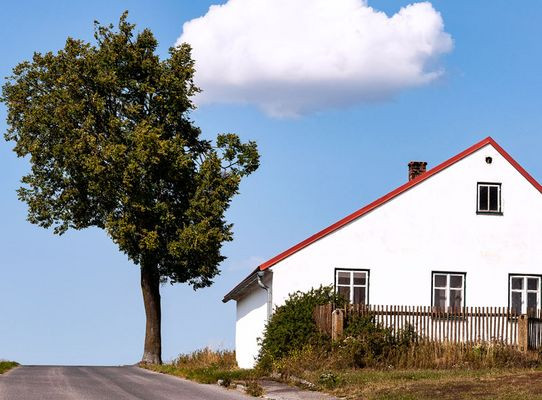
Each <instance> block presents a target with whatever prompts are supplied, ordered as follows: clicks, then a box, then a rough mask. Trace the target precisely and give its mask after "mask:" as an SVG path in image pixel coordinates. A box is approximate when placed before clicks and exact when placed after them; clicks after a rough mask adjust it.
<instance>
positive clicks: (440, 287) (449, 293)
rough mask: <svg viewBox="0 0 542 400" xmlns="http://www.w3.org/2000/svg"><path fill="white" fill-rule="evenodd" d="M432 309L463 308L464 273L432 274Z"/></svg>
mask: <svg viewBox="0 0 542 400" xmlns="http://www.w3.org/2000/svg"><path fill="white" fill-rule="evenodd" d="M432 278H433V307H438V308H440V309H443V310H447V309H459V308H461V307H464V306H465V273H464V272H433V277H432Z"/></svg>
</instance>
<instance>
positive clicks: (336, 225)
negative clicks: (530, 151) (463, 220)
mask: <svg viewBox="0 0 542 400" xmlns="http://www.w3.org/2000/svg"><path fill="white" fill-rule="evenodd" d="M488 144H490V145H492V146H493V147H494V148H495V149H496V150H497V151H498V152H499V153H500V154H501V155H502V156H503V157H504V158H505V159H506V160H508V162H509V163H510V164H512V165H513V166H514V168H516V169H517V170H518V172H519V173H520V174H521V175H523V176H524V177H525V179H527V180H528V181H529V182H531V184H532V185H533V186H534V187H535V188H536V189H538V191H539V192H541V193H542V185H540V183H538V182H537V181H536V179H534V178H533V177H532V176H531V175H530V174H529V173H528V172H527V171H525V169H523V167H522V166H521V165H519V164H518V163H517V161H516V160H514V159H513V158H512V157H511V156H510V155H509V154H508V153H507V152H506V151H505V150H504V149H503V148H502V147H501V146H499V145H498V144H497V142H495V141H494V140H493V139H492V138H491V137H487V138H485V139H484V140H482V141H480V142H479V143H476V144H475V145H474V146H471V147H469V148H468V149H466V150H465V151H463V152H461V153H459V154H458V155H456V156H454V157H452V158H450V159H449V160H447V161H445V162H443V163H442V164H440V165H437V166H436V167H434V168H432V169H430V170H429V171H427V172H425V173H423V174H421V175H419V176H418V177H416V178H414V179H412V180H411V181H409V182H407V183H405V184H404V185H402V186H399V187H398V188H397V189H395V190H393V191H391V192H390V193H388V194H387V195H385V196H382V197H381V198H379V199H378V200H376V201H373V202H372V203H370V204H368V205H366V206H365V207H363V208H361V209H359V210H357V211H355V212H353V213H352V214H350V215H348V216H346V217H344V218H343V219H341V220H340V221H337V222H335V223H334V224H333V225H330V226H328V227H327V228H325V229H323V230H321V231H320V232H318V233H315V234H314V235H312V236H311V237H309V238H307V239H305V240H303V241H302V242H300V243H298V244H296V245H295V246H293V247H290V248H289V249H288V250H286V251H283V252H282V253H280V254H278V255H276V256H275V257H273V258H271V259H270V260H267V261H266V262H264V263H263V264H261V265H260V266H259V267H258V268H259V269H260V270H262V271H263V270H265V269H267V268H269V267H271V266H273V265H275V264H276V263H278V262H279V261H282V260H284V259H285V258H286V257H289V256H291V255H292V254H294V253H296V252H298V251H299V250H301V249H303V248H305V247H307V246H308V245H310V244H311V243H314V242H316V241H317V240H319V239H321V238H323V237H324V236H326V235H329V234H330V233H332V232H334V231H336V230H337V229H339V228H341V227H343V226H345V225H346V224H348V223H350V222H352V221H354V220H355V219H357V218H359V217H361V216H362V215H365V214H367V213H368V212H371V211H373V210H374V209H375V208H377V207H380V206H381V205H382V204H385V203H386V202H388V201H390V200H391V199H393V198H395V197H397V196H399V195H400V194H401V193H403V192H406V191H407V190H409V189H411V188H412V187H414V186H416V185H417V184H418V183H420V182H423V181H425V180H426V179H428V178H430V177H432V176H433V175H435V174H437V173H439V172H440V171H442V170H444V169H446V168H448V167H449V166H451V165H453V164H455V163H456V162H458V161H459V160H462V159H463V158H465V157H467V156H469V155H471V154H472V153H474V152H475V151H477V150H480V149H481V148H482V147H485V146H487V145H488Z"/></svg>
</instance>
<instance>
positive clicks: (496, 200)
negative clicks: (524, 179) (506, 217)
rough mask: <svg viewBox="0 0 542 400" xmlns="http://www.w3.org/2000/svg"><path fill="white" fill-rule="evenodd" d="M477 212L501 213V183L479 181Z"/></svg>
mask: <svg viewBox="0 0 542 400" xmlns="http://www.w3.org/2000/svg"><path fill="white" fill-rule="evenodd" d="M476 211H477V212H478V213H479V214H501V213H502V210H501V184H500V183H479V184H478V205H477V208H476Z"/></svg>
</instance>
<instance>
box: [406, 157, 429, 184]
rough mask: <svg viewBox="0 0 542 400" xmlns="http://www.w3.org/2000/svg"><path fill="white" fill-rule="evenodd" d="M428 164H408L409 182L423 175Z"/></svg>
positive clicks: (419, 162) (416, 162) (422, 162)
mask: <svg viewBox="0 0 542 400" xmlns="http://www.w3.org/2000/svg"><path fill="white" fill-rule="evenodd" d="M426 167H427V163H426V162H425V161H411V162H409V163H408V180H409V181H411V180H412V179H414V178H416V177H417V176H419V175H421V174H423V173H424V172H425V170H426Z"/></svg>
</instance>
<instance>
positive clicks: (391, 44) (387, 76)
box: [177, 0, 452, 116]
mask: <svg viewBox="0 0 542 400" xmlns="http://www.w3.org/2000/svg"><path fill="white" fill-rule="evenodd" d="M182 42H188V43H190V44H191V45H192V47H193V57H194V59H195V60H196V68H197V72H196V83H197V84H198V85H199V86H200V87H201V88H202V89H203V93H202V94H200V95H199V98H198V99H197V102H198V103H199V104H205V103H214V102H219V103H252V104H256V105H258V106H259V107H261V108H262V109H263V110H264V111H265V112H267V113H268V114H270V115H274V116H294V115H299V114H305V113H309V112H313V111H318V110H322V109H327V108H335V107H342V106H349V105H353V104H358V103H366V102H374V101H382V100H386V99H390V98H392V97H393V96H394V95H396V94H397V93H398V92H400V91H401V90H403V89H407V88H411V87H417V86H422V85H425V84H427V83H429V82H431V81H433V80H435V79H436V78H438V77H439V76H440V75H441V74H442V73H443V71H442V69H440V68H439V67H438V66H437V63H436V61H437V60H438V57H439V56H440V55H442V54H444V53H447V52H449V51H451V49H452V39H451V37H450V35H449V34H448V33H446V32H445V31H444V24H443V21H442V17H441V15H440V14H439V13H438V12H437V11H436V10H435V9H434V8H433V6H432V5H431V4H430V3H427V2H424V3H415V4H411V5H409V6H406V7H404V8H402V9H401V10H399V12H397V13H396V14H394V15H392V16H391V17H388V16H387V15H386V14H385V13H383V12H380V11H377V10H375V9H373V8H372V7H370V6H369V5H368V4H367V2H366V1H364V0H229V1H228V2H227V3H225V4H223V5H215V6H211V8H210V9H209V11H208V12H207V14H206V15H204V16H203V17H200V18H196V19H193V20H191V21H188V22H186V23H185V24H184V26H183V33H182V35H181V36H180V37H179V39H178V40H177V44H180V43H182Z"/></svg>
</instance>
